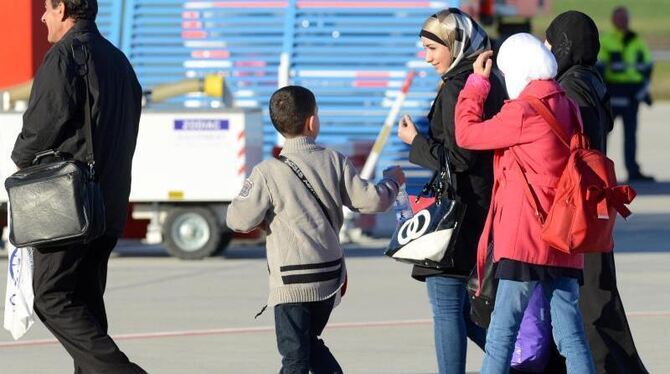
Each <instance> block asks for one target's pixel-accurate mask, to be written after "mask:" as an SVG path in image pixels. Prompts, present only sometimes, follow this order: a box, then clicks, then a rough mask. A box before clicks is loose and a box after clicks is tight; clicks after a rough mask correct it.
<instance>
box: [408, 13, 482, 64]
mask: <svg viewBox="0 0 670 374" xmlns="http://www.w3.org/2000/svg"><path fill="white" fill-rule="evenodd" d="M419 35H420V36H424V37H426V38H428V39H431V40H433V41H435V42H437V43H440V44H442V45H444V46H446V47H447V48H449V51H451V54H452V55H453V56H454V60H453V61H452V62H451V65H450V66H449V69H448V70H447V72H448V71H449V70H451V69H453V68H455V67H456V66H458V65H459V64H461V63H467V64H472V62H473V61H474V60H475V59H476V58H477V56H479V54H480V53H482V52H484V51H486V50H489V49H491V42H490V40H489V37H488V35H486V31H484V29H483V28H482V27H481V26H480V25H479V24H478V23H477V22H475V21H474V20H473V19H472V18H470V16H468V15H467V14H465V13H463V12H462V11H461V10H459V9H456V8H448V9H444V10H442V11H440V12H438V13H435V14H433V15H432V16H430V17H428V19H426V22H424V23H423V27H422V28H421V33H420V34H419Z"/></svg>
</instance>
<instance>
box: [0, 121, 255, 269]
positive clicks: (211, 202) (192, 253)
mask: <svg viewBox="0 0 670 374" xmlns="http://www.w3.org/2000/svg"><path fill="white" fill-rule="evenodd" d="M21 126H22V113H21V112H0V178H1V179H0V180H2V181H4V180H5V178H7V176H9V175H11V174H12V173H13V172H14V171H15V170H16V168H15V166H14V164H13V162H12V161H11V159H10V154H11V150H12V148H13V146H14V142H15V140H16V137H17V135H18V134H19V132H20V129H21ZM262 146H263V125H262V113H261V111H260V109H228V108H226V109H209V110H208V109H204V110H203V109H197V110H189V109H180V110H178V111H177V110H175V111H160V110H151V109H145V110H144V111H143V112H142V118H141V120H140V127H139V135H138V139H137V147H136V150H135V157H134V159H133V173H132V188H131V193H130V202H131V203H133V212H132V216H133V218H135V219H149V220H150V224H149V226H148V229H147V236H146V239H145V240H146V242H148V243H161V242H162V243H164V245H165V248H166V249H167V251H168V252H169V253H170V254H171V255H173V256H176V257H179V258H183V259H200V258H204V257H207V256H210V255H213V254H216V253H218V252H220V251H223V250H224V249H225V248H226V246H227V245H228V243H229V242H230V240H231V239H232V236H233V233H232V232H231V231H230V230H228V229H227V228H226V226H225V217H226V209H227V206H228V204H229V203H230V201H232V199H233V198H234V197H235V196H237V194H238V192H239V191H240V189H241V188H242V184H243V183H244V180H245V178H246V176H247V174H248V173H249V172H250V171H251V168H252V167H253V166H254V165H256V164H257V163H259V162H260V161H261V160H262ZM6 201H7V193H6V191H5V189H4V188H0V203H2V204H3V206H4V207H6ZM4 231H5V232H6V230H4ZM5 236H6V235H5Z"/></svg>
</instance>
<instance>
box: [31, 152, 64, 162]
mask: <svg viewBox="0 0 670 374" xmlns="http://www.w3.org/2000/svg"><path fill="white" fill-rule="evenodd" d="M67 155H68V154H67V153H63V152H61V151H54V150H53V149H47V150H46V151H41V152H37V153H36V154H35V158H34V159H33V162H32V165H37V164H38V163H39V162H40V160H42V159H43V158H45V157H49V156H51V157H53V158H55V159H60V160H66V159H68V158H69V157H67Z"/></svg>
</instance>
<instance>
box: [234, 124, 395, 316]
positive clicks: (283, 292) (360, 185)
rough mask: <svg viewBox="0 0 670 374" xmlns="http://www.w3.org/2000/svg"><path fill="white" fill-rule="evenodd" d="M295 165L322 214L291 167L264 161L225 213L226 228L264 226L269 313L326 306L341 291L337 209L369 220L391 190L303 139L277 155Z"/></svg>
mask: <svg viewBox="0 0 670 374" xmlns="http://www.w3.org/2000/svg"><path fill="white" fill-rule="evenodd" d="M281 155H282V156H285V157H286V158H288V159H289V160H291V161H293V162H295V163H296V164H297V165H298V167H299V168H300V170H301V171H302V172H303V173H304V175H305V177H306V178H307V180H308V181H309V182H310V184H311V185H312V186H313V188H314V190H315V191H316V193H317V195H318V196H319V198H320V199H321V201H322V202H323V204H324V205H325V206H326V209H327V211H328V215H329V216H330V220H331V221H332V222H333V225H335V228H333V226H331V224H330V223H329V222H328V218H326V217H325V216H324V214H323V210H322V209H321V208H320V207H319V204H318V203H317V202H316V200H315V199H314V196H313V195H312V194H311V193H310V192H309V190H307V188H306V187H305V185H304V184H303V183H302V181H301V180H300V179H299V178H298V177H297V176H296V175H295V174H294V172H293V171H292V170H291V169H290V167H289V166H288V165H286V164H284V163H283V162H282V161H279V160H276V159H268V160H265V161H263V162H261V163H260V164H259V165H257V166H256V167H255V168H254V169H253V170H252V172H251V175H250V176H249V178H248V179H247V180H246V181H245V183H244V187H243V188H242V191H240V194H239V195H238V196H237V197H236V198H235V199H234V200H233V202H232V203H231V204H230V206H229V207H228V213H227V217H226V223H227V225H228V226H229V227H230V228H231V229H233V230H235V231H238V232H248V231H251V230H253V229H254V228H256V227H258V226H259V225H262V224H263V225H264V227H265V230H266V232H267V238H266V241H267V243H266V244H267V259H268V270H269V272H270V295H269V297H268V306H273V305H276V304H282V303H294V302H310V301H320V300H325V299H327V298H328V297H330V296H332V295H333V294H335V293H336V292H337V291H338V290H339V289H340V288H341V287H342V285H343V284H344V280H345V277H346V269H345V266H344V257H343V252H342V248H341V247H340V243H339V238H338V232H339V230H340V227H342V221H343V215H342V206H347V207H348V208H350V209H351V210H353V211H355V212H361V213H375V212H382V211H385V210H386V209H388V208H389V206H390V205H391V204H392V203H393V200H394V199H395V195H396V194H397V193H398V187H397V184H396V183H395V182H394V181H391V180H382V181H381V182H380V183H379V184H377V185H374V184H372V183H368V182H367V181H365V180H363V179H361V178H360V177H359V176H358V174H357V172H356V169H355V168H354V166H353V165H352V163H351V161H349V160H348V159H347V158H346V157H345V156H343V155H341V154H340V153H338V152H335V151H332V150H329V149H326V148H323V147H321V146H318V145H316V144H315V143H314V140H313V139H311V138H308V137H298V138H293V139H287V140H286V143H285V144H284V149H283V150H282V153H281Z"/></svg>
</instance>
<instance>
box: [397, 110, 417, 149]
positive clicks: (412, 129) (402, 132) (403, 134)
mask: <svg viewBox="0 0 670 374" xmlns="http://www.w3.org/2000/svg"><path fill="white" fill-rule="evenodd" d="M417 134H418V132H417V131H416V126H414V122H412V118H410V116H408V115H407V114H405V115H404V116H402V118H400V122H398V138H400V140H402V142H403V143H405V144H412V142H413V141H414V137H416V135H417Z"/></svg>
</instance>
